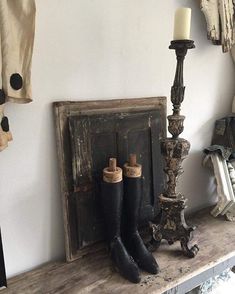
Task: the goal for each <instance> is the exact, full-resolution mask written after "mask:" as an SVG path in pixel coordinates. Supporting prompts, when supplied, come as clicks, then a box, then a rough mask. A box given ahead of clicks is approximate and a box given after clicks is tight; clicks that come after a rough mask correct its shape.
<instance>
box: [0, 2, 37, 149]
mask: <svg viewBox="0 0 235 294" xmlns="http://www.w3.org/2000/svg"><path fill="white" fill-rule="evenodd" d="M35 14H36V7H35V1H34V0H21V1H19V0H1V1H0V72H1V74H0V151H2V150H3V149H5V148H6V147H7V146H8V142H9V141H11V140H12V135H11V132H10V130H9V123H8V118H7V117H6V116H5V115H4V107H5V103H6V102H15V103H28V102H31V101H32V93H31V61H32V53H33V44H34V33H35Z"/></svg>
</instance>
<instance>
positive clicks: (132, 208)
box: [122, 161, 159, 274]
mask: <svg viewBox="0 0 235 294" xmlns="http://www.w3.org/2000/svg"><path fill="white" fill-rule="evenodd" d="M135 162H136V161H135ZM135 165H136V167H138V170H137V171H134V170H133V169H132V168H130V166H128V164H126V165H125V166H124V201H123V207H124V225H123V234H122V236H123V241H124V245H125V246H126V248H127V250H128V252H129V254H130V255H131V256H132V257H133V258H134V260H135V262H136V263H137V264H138V266H139V267H140V268H141V269H143V270H145V271H146V272H149V273H151V274H157V273H158V272H159V266H158V264H157V262H156V260H155V258H154V257H153V255H152V254H151V253H150V252H149V251H148V249H147V248H146V246H145V245H144V242H143V240H142V238H141V237H140V235H139V232H138V218H139V210H140V204H141V195H142V191H141V186H142V185H141V180H142V179H141V166H140V165H137V164H136V163H135ZM130 176H131V177H130Z"/></svg>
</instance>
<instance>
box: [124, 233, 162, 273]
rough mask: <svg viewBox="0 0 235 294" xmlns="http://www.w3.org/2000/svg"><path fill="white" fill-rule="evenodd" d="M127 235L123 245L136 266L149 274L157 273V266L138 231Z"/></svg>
mask: <svg viewBox="0 0 235 294" xmlns="http://www.w3.org/2000/svg"><path fill="white" fill-rule="evenodd" d="M128 235H129V238H128V239H127V240H126V243H125V245H126V247H127V249H128V252H129V254H130V255H131V256H132V257H133V258H134V260H135V262H136V263H137V264H138V266H139V267H140V268H141V269H142V270H144V271H146V272H148V273H150V274H157V273H159V266H158V264H157V262H156V260H155V258H154V256H153V255H152V253H150V252H149V251H148V249H147V248H146V246H145V245H144V242H143V240H142V239H141V237H140V235H139V233H138V231H136V232H135V233H132V234H131V233H129V234H128Z"/></svg>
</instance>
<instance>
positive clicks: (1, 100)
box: [0, 89, 6, 105]
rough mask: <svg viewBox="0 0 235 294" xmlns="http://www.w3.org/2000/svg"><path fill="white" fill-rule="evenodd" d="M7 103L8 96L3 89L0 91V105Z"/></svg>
mask: <svg viewBox="0 0 235 294" xmlns="http://www.w3.org/2000/svg"><path fill="white" fill-rule="evenodd" d="M5 102H6V95H5V93H4V91H3V90H2V89H0V105H2V104H4V103H5Z"/></svg>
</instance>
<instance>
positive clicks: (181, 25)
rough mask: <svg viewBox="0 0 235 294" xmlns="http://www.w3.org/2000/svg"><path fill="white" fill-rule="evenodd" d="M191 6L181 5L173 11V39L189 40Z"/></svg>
mask: <svg viewBox="0 0 235 294" xmlns="http://www.w3.org/2000/svg"><path fill="white" fill-rule="evenodd" d="M190 27H191V8H186V7H181V8H178V9H177V10H176V12H175V26H174V35H173V39H174V40H190Z"/></svg>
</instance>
